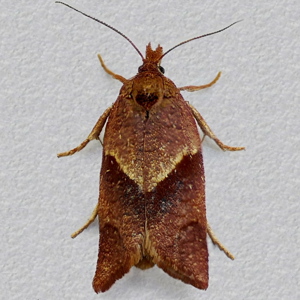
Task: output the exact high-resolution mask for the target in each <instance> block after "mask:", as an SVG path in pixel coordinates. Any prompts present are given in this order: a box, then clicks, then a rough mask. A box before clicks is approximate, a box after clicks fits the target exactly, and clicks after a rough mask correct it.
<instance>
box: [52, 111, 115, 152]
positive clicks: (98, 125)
mask: <svg viewBox="0 0 300 300" xmlns="http://www.w3.org/2000/svg"><path fill="white" fill-rule="evenodd" d="M110 111H111V107H109V108H108V109H106V110H105V112H104V113H103V114H102V115H101V116H100V118H99V120H98V121H97V123H96V125H95V126H94V128H93V130H92V131H91V133H90V134H89V136H88V137H87V138H86V139H85V140H84V141H83V142H82V143H81V144H80V145H79V146H77V147H76V148H74V149H72V150H69V151H66V152H61V153H58V154H57V157H62V156H69V155H73V154H74V153H76V152H79V151H80V150H82V149H83V148H84V147H85V146H86V145H87V144H88V143H89V142H90V141H92V140H96V139H99V135H100V133H101V130H102V128H103V126H104V124H105V122H106V120H107V118H108V116H109V114H110Z"/></svg>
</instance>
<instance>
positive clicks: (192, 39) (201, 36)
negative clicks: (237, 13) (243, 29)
mask: <svg viewBox="0 0 300 300" xmlns="http://www.w3.org/2000/svg"><path fill="white" fill-rule="evenodd" d="M241 21H242V20H239V21H236V22H234V23H232V24H230V25H228V26H226V27H224V28H222V29H220V30H217V31H214V32H210V33H206V34H203V35H200V36H196V37H194V38H191V39H188V40H186V41H184V42H181V43H179V44H177V45H176V46H174V47H172V48H171V49H169V50H168V51H167V52H165V53H164V54H163V55H162V56H161V57H160V58H159V60H158V61H160V60H161V59H162V58H163V57H164V56H165V55H166V54H168V53H169V52H171V51H172V50H174V49H175V48H177V47H179V46H181V45H183V44H186V43H188V42H191V41H194V40H197V39H201V38H203V37H206V36H209V35H213V34H216V33H219V32H221V31H224V30H226V29H228V28H229V27H231V26H233V25H234V24H236V23H239V22H241Z"/></svg>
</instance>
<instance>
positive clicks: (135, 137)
mask: <svg viewBox="0 0 300 300" xmlns="http://www.w3.org/2000/svg"><path fill="white" fill-rule="evenodd" d="M160 80H161V79H160ZM132 84H133V80H132V81H128V82H127V83H126V84H124V86H123V87H122V89H121V91H120V95H119V97H118V99H117V101H116V102H115V104H114V106H113V108H112V110H111V114H110V117H109V120H108V123H107V126H106V132H105V137H104V153H103V164H102V169H101V185H100V197H99V222H100V245H99V257H98V263H97V270H96V274H95V278H94V288H95V290H96V291H97V292H99V291H105V290H107V289H108V288H109V287H110V286H111V285H112V284H113V283H114V282H115V281H116V280H117V279H119V278H121V277H122V276H123V275H124V274H125V273H126V272H128V271H129V269H130V268H131V267H132V266H133V265H137V266H139V267H142V268H146V267H150V266H152V264H153V263H155V264H157V265H158V266H159V267H161V268H162V269H163V270H164V271H165V272H167V273H168V274H169V275H171V276H173V277H175V278H178V279H181V280H182V281H184V282H187V283H190V284H192V285H194V286H196V287H198V288H201V289H205V288H207V285H208V266H207V260H208V253H207V246H206V217H205V199H204V195H205V194H204V170H203V163H202V154H201V142H200V138H199V133H198V130H197V127H196V124H195V121H194V118H193V115H192V112H191V111H190V108H189V106H188V105H187V103H186V102H185V101H184V100H183V98H182V96H181V95H180V93H179V91H178V89H177V88H176V87H175V85H174V84H173V83H172V82H171V81H170V80H169V79H167V78H165V77H163V80H162V86H161V88H162V89H163V95H164V96H163V98H162V99H160V101H158V102H157V103H156V104H155V105H154V106H153V107H152V108H151V110H150V111H149V114H147V113H146V112H145V110H144V108H142V107H141V106H139V105H137V104H136V103H135V101H134V99H132V97H131V90H132Z"/></svg>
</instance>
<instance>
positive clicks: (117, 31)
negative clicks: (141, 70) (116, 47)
mask: <svg viewBox="0 0 300 300" xmlns="http://www.w3.org/2000/svg"><path fill="white" fill-rule="evenodd" d="M55 3H59V4H63V5H65V6H67V7H69V8H71V9H73V10H75V11H77V12H79V13H80V14H82V15H84V16H86V17H88V18H90V19H92V20H94V21H96V22H98V23H101V24H102V25H104V26H106V27H108V28H110V29H112V30H113V31H115V32H116V33H118V34H119V35H121V36H122V37H123V38H125V39H126V40H127V41H128V42H129V43H130V44H131V45H132V46H133V48H134V49H135V50H136V51H137V53H138V54H139V55H140V56H141V58H142V60H144V56H143V54H142V53H141V51H140V50H139V49H138V48H137V46H136V45H135V44H134V43H133V42H132V41H131V40H130V39H129V38H128V37H127V36H126V35H125V34H124V33H122V32H121V31H119V30H118V29H116V28H114V27H112V26H111V25H108V24H106V23H105V22H103V21H100V20H98V19H96V18H94V17H92V16H89V15H87V14H85V13H84V12H82V11H80V10H78V9H76V8H74V7H72V6H71V5H69V4H66V3H64V2H61V1H55Z"/></svg>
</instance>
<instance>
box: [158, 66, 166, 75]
mask: <svg viewBox="0 0 300 300" xmlns="http://www.w3.org/2000/svg"><path fill="white" fill-rule="evenodd" d="M158 70H159V71H160V72H161V73H162V74H165V69H164V68H163V67H162V66H158Z"/></svg>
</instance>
